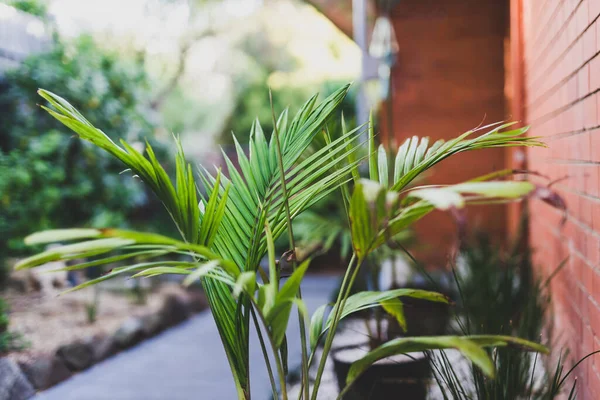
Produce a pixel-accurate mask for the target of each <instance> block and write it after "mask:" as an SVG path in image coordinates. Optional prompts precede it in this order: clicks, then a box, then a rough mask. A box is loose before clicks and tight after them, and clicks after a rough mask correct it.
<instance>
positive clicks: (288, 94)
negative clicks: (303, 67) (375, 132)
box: [221, 71, 356, 144]
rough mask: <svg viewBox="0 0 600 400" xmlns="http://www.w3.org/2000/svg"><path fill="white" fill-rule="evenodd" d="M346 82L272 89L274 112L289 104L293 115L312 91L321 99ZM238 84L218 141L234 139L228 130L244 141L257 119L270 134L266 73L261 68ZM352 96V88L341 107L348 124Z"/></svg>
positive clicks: (287, 106) (353, 98)
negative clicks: (233, 104)
mask: <svg viewBox="0 0 600 400" xmlns="http://www.w3.org/2000/svg"><path fill="white" fill-rule="evenodd" d="M346 83H347V82H323V83H321V84H320V85H315V86H310V87H307V86H295V85H289V86H285V87H281V88H279V89H277V90H273V91H272V92H273V108H274V109H275V115H276V116H279V114H280V113H281V112H282V111H283V110H284V109H286V108H289V109H290V113H291V114H290V116H291V117H293V115H295V112H296V111H298V109H299V108H300V106H302V104H303V103H304V102H305V101H306V99H307V98H309V97H310V96H311V95H312V94H314V93H316V92H318V93H319V98H320V99H324V98H326V97H327V96H329V95H330V94H332V93H333V92H334V91H335V90H336V89H339V88H340V86H342V85H344V84H346ZM237 86H238V87H240V88H241V89H240V90H239V92H238V94H237V95H236V102H235V107H234V109H233V112H232V113H231V115H230V118H229V120H228V121H227V123H226V125H225V128H224V129H223V132H222V134H221V143H223V144H232V143H233V139H232V137H231V132H234V133H235V136H236V138H237V139H238V141H239V142H240V143H242V144H243V143H247V142H248V137H249V133H250V128H251V127H252V124H253V123H254V121H256V120H257V119H258V121H259V122H260V125H261V127H262V128H263V131H264V132H265V134H267V135H269V134H270V133H271V132H272V131H273V116H272V114H271V105H270V102H269V86H268V73H267V72H266V71H263V73H261V74H260V75H259V76H258V77H254V78H252V79H251V80H250V81H249V82H240V83H239V84H238V85H237ZM355 100H356V99H355V92H354V91H351V92H350V93H349V94H348V96H346V98H345V99H344V101H343V103H342V105H341V108H340V110H341V111H343V112H344V117H345V118H346V122H348V124H349V126H353V125H354V124H353V119H354V117H355V105H354V104H355Z"/></svg>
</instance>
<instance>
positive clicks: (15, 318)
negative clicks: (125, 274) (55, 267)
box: [0, 284, 207, 399]
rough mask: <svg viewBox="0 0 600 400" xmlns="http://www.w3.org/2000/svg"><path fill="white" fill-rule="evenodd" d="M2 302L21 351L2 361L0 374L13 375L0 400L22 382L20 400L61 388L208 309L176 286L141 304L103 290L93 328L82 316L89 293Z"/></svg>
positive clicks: (9, 297) (13, 296)
mask: <svg viewBox="0 0 600 400" xmlns="http://www.w3.org/2000/svg"><path fill="white" fill-rule="evenodd" d="M3 298H4V299H5V300H6V301H7V302H8V304H9V305H10V309H11V313H10V330H11V331H12V332H14V333H16V334H18V335H20V339H21V342H22V343H24V345H25V346H24V348H23V349H17V350H13V351H11V352H9V353H8V354H4V357H3V358H0V370H2V368H4V370H5V372H7V374H8V373H10V374H12V375H14V379H9V378H7V377H4V378H7V379H4V380H3V379H0V398H2V396H1V394H2V393H4V392H6V393H12V392H11V390H13V388H12V387H11V385H15V384H16V382H20V387H21V388H20V389H19V391H20V392H21V395H19V396H20V397H19V396H17V397H15V398H18V399H26V398H29V397H30V396H31V394H32V393H33V390H44V389H47V388H49V387H51V386H53V385H55V384H57V383H59V382H62V381H63V380H65V379H68V378H69V377H70V376H72V375H73V374H74V373H77V372H79V371H82V370H85V369H87V368H89V367H90V366H92V365H94V364H96V363H98V362H100V361H102V360H104V359H106V358H108V357H111V356H113V355H114V354H116V353H118V352H119V351H121V350H124V349H126V348H129V347H131V346H134V345H136V344H138V343H139V342H141V341H142V340H144V339H146V338H149V337H152V336H154V335H156V334H157V333H159V332H161V331H162V330H164V329H167V328H169V327H172V326H174V325H177V324H179V323H181V322H183V321H185V320H186V319H188V318H189V317H190V316H192V315H193V314H194V313H197V312H200V311H202V310H205V309H206V308H207V302H206V298H205V297H204V294H203V293H202V292H201V291H200V290H197V289H191V290H185V289H183V288H182V287H181V286H179V285H177V284H166V285H161V286H159V287H157V288H156V289H155V290H153V291H151V292H149V293H148V294H147V296H146V301H145V302H144V303H143V304H140V303H138V302H136V301H135V299H134V297H133V296H132V295H131V293H128V292H125V291H122V290H120V291H115V290H108V289H104V290H101V292H100V295H99V298H98V300H99V302H98V310H97V315H96V318H97V320H96V322H95V323H90V322H89V321H88V316H87V311H86V308H87V306H88V305H89V304H90V303H91V302H92V301H93V298H94V293H93V291H91V290H90V291H88V290H82V291H77V292H74V293H70V294H67V295H64V296H54V295H48V294H43V293H18V292H16V291H7V292H5V293H3ZM24 380H25V381H27V382H26V384H25V385H24V386H23V383H22V382H23V381H24ZM3 385H4V387H3ZM15 396H16V395H15Z"/></svg>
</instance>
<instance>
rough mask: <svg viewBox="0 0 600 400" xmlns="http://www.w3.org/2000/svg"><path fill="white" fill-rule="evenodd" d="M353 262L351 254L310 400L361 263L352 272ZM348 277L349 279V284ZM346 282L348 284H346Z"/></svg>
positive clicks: (314, 394) (314, 399) (315, 397)
mask: <svg viewBox="0 0 600 400" xmlns="http://www.w3.org/2000/svg"><path fill="white" fill-rule="evenodd" d="M355 261H357V257H356V253H352V258H351V259H350V262H349V263H348V268H347V269H346V273H345V274H344V279H343V281H342V286H341V287H340V292H339V294H338V297H337V299H336V301H335V306H334V308H333V313H334V314H333V321H332V322H331V326H330V327H329V331H328V332H327V337H326V339H325V345H324V346H323V353H322V354H321V360H320V361H319V368H318V370H317V374H316V376H315V383H314V384H313V391H312V396H311V399H312V400H316V399H317V393H318V391H319V385H320V384H321V378H322V376H323V370H324V369H325V363H326V362H327V357H328V356H329V351H330V350H331V345H332V344H333V337H334V336H335V331H336V330H337V327H338V324H339V322H340V319H341V316H342V310H343V309H344V305H345V304H346V299H348V296H349V294H350V289H351V288H352V285H353V284H354V280H355V279H356V276H357V272H358V270H359V269H360V264H361V263H362V260H358V261H357V263H356V267H355V268H354V270H352V266H353V264H354V262H355ZM348 277H350V281H349V282H348ZM346 282H348V283H347V284H346Z"/></svg>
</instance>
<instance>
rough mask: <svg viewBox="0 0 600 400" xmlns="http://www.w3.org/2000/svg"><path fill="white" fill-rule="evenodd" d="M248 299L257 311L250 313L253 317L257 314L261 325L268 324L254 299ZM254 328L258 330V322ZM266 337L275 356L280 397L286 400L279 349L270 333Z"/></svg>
mask: <svg viewBox="0 0 600 400" xmlns="http://www.w3.org/2000/svg"><path fill="white" fill-rule="evenodd" d="M250 301H251V303H252V305H253V306H254V307H253V308H254V309H256V311H258V312H253V313H252V315H253V316H254V317H255V316H256V315H258V316H259V317H260V321H261V322H262V324H263V326H264V327H265V328H266V327H267V326H268V325H267V321H265V317H264V316H263V315H262V313H261V312H260V309H259V308H258V305H257V304H256V302H255V301H254V299H252V298H250ZM257 322H258V321H256V322H255V323H257ZM256 330H257V331H258V330H260V326H259V325H258V324H257V325H256ZM267 338H269V344H270V345H271V351H272V352H273V357H274V358H275V365H276V366H277V374H278V375H279V384H280V385H281V398H282V399H283V400H288V395H287V386H286V383H285V373H284V372H283V363H282V362H281V358H280V357H279V351H278V350H277V346H276V345H275V342H274V341H273V337H272V336H271V335H270V334H267Z"/></svg>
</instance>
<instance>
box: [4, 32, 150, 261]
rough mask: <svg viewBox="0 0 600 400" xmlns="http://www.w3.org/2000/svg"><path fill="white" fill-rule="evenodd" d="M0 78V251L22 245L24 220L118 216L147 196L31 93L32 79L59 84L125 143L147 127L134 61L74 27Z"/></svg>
mask: <svg viewBox="0 0 600 400" xmlns="http://www.w3.org/2000/svg"><path fill="white" fill-rule="evenodd" d="M3 86H4V90H0V93H1V95H0V204H2V208H3V213H2V214H1V215H0V256H9V255H20V254H21V253H23V251H24V248H23V247H22V239H21V238H22V237H23V236H24V235H25V234H26V233H28V232H31V231H32V230H40V229H47V228H51V227H54V228H58V227H62V226H69V225H70V226H72V225H77V226H85V225H88V224H93V225H100V226H108V225H110V226H123V224H124V221H125V219H126V218H127V217H132V216H133V217H135V215H134V211H139V210H140V209H141V207H147V206H148V205H149V204H148V198H147V196H146V193H145V191H144V189H143V187H142V186H141V185H140V184H139V183H138V182H137V181H136V180H134V179H132V178H131V176H130V175H127V174H122V175H119V174H118V173H119V172H121V171H122V170H123V169H124V167H123V165H122V164H121V163H120V162H118V161H115V160H114V158H111V157H109V156H108V155H106V154H101V153H98V152H95V151H92V149H91V146H90V145H89V144H87V143H84V142H82V141H80V140H76V139H74V138H73V137H71V136H70V135H65V134H64V132H65V131H66V129H65V128H64V127H63V126H62V125H60V124H59V123H58V122H57V121H56V120H54V118H52V117H50V116H49V115H48V113H46V112H45V111H44V110H42V109H41V108H40V107H38V106H37V103H38V101H39V100H38V96H37V93H36V91H37V89H38V88H40V87H44V88H48V89H50V90H54V91H56V92H57V93H66V92H68V93H69V96H70V98H71V99H72V101H73V102H74V104H76V106H77V107H78V108H80V109H82V110H85V114H86V116H87V118H89V120H90V121H91V122H92V123H94V124H97V125H98V126H101V127H102V128H103V129H105V130H106V133H107V134H108V135H109V136H110V137H111V138H112V139H113V140H115V141H117V140H119V139H121V138H123V139H127V140H128V141H130V142H133V143H134V145H135V143H136V142H138V143H139V142H140V141H141V138H142V137H152V134H153V131H154V123H153V120H154V115H153V114H152V110H151V108H150V106H149V105H148V103H147V101H148V98H149V91H150V85H149V81H148V77H147V75H146V73H145V70H144V68H143V66H142V65H141V64H140V63H137V62H136V61H134V60H123V59H121V58H119V56H118V55H117V54H116V53H111V52H109V51H106V50H104V49H102V48H100V47H99V46H98V45H96V43H95V42H94V41H93V40H92V39H91V38H89V37H82V38H80V39H78V40H76V41H74V42H73V43H57V44H56V45H55V47H54V48H53V49H52V50H51V51H49V52H47V53H44V54H38V55H34V56H32V57H30V58H28V59H27V60H25V62H24V63H23V64H22V65H21V66H20V67H19V68H18V69H16V70H13V71H10V72H8V73H7V75H6V77H5V79H4V82H3ZM154 147H155V148H156V144H155V146H154ZM158 148H159V149H160V146H159V147H158ZM159 152H160V150H159ZM139 214H143V213H138V214H137V216H140V215H139ZM134 219H135V218H134ZM138 220H139V218H138ZM143 222H147V221H143Z"/></svg>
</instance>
